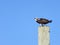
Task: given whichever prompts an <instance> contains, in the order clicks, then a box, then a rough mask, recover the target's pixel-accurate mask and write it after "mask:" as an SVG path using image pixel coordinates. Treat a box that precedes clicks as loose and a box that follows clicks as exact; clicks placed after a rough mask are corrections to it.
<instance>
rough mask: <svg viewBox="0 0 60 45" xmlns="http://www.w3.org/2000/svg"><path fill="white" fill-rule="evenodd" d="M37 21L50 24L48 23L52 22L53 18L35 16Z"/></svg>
mask: <svg viewBox="0 0 60 45" xmlns="http://www.w3.org/2000/svg"><path fill="white" fill-rule="evenodd" d="M35 20H36V22H37V23H39V24H42V25H43V24H48V23H51V22H52V20H48V19H45V18H35Z"/></svg>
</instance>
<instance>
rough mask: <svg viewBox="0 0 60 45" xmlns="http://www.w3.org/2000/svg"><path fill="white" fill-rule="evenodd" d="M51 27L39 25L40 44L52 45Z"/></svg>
mask: <svg viewBox="0 0 60 45" xmlns="http://www.w3.org/2000/svg"><path fill="white" fill-rule="evenodd" d="M49 36H50V35H49V27H48V26H43V27H42V26H40V27H38V45H50V37H49Z"/></svg>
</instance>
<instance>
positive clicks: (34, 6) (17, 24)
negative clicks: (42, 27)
mask: <svg viewBox="0 0 60 45" xmlns="http://www.w3.org/2000/svg"><path fill="white" fill-rule="evenodd" d="M35 17H39V18H41V17H43V18H47V19H49V20H50V19H52V20H53V22H52V23H51V24H48V26H50V44H51V45H60V0H0V45H38V26H39V24H37V23H36V22H35V21H34V18H35Z"/></svg>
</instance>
